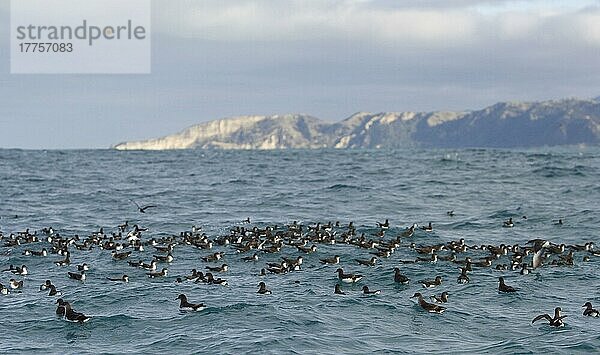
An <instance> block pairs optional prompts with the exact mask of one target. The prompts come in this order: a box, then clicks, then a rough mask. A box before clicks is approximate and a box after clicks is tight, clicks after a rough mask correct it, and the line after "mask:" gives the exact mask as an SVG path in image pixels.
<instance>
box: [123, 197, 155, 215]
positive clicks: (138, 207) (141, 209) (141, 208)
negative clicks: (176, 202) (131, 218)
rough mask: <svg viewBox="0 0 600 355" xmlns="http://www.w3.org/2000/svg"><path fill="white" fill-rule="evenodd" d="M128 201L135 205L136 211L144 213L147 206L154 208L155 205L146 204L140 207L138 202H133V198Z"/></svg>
mask: <svg viewBox="0 0 600 355" xmlns="http://www.w3.org/2000/svg"><path fill="white" fill-rule="evenodd" d="M129 201H131V202H133V204H134V205H135V206H136V207H137V209H138V211H140V213H146V210H147V209H148V208H155V207H157V206H155V205H147V206H144V207H142V206H140V205H138V203H137V202H135V201H134V200H131V199H130V200H129Z"/></svg>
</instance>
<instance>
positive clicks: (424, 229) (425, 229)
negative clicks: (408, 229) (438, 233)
mask: <svg viewBox="0 0 600 355" xmlns="http://www.w3.org/2000/svg"><path fill="white" fill-rule="evenodd" d="M421 230H423V231H425V232H431V231H433V225H432V224H431V222H429V224H428V225H426V226H422V227H421Z"/></svg>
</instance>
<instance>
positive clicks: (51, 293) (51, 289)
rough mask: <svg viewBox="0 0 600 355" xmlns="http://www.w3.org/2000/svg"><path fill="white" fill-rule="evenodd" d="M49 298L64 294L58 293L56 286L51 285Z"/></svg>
mask: <svg viewBox="0 0 600 355" xmlns="http://www.w3.org/2000/svg"><path fill="white" fill-rule="evenodd" d="M48 290H49V291H48V296H60V295H62V292H60V291H57V290H56V286H54V285H50V287H48Z"/></svg>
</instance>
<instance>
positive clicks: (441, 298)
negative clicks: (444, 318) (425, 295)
mask: <svg viewBox="0 0 600 355" xmlns="http://www.w3.org/2000/svg"><path fill="white" fill-rule="evenodd" d="M429 298H430V299H432V300H433V301H435V302H437V303H446V302H448V292H447V291H444V292H442V293H441V294H440V296H439V297H438V296H436V295H433V296H431V297H429Z"/></svg>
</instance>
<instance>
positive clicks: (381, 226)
mask: <svg viewBox="0 0 600 355" xmlns="http://www.w3.org/2000/svg"><path fill="white" fill-rule="evenodd" d="M377 226H378V227H379V228H381V229H388V228H389V227H390V222H389V221H388V220H387V219H386V220H385V222H383V223H379V222H377Z"/></svg>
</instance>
